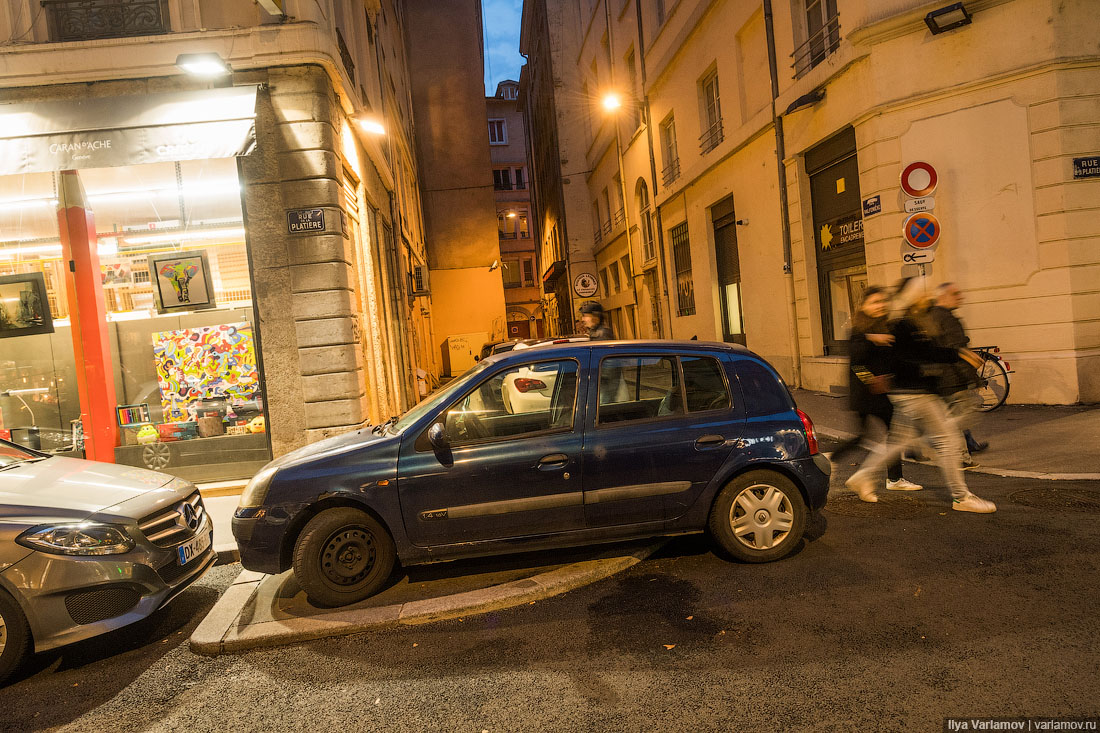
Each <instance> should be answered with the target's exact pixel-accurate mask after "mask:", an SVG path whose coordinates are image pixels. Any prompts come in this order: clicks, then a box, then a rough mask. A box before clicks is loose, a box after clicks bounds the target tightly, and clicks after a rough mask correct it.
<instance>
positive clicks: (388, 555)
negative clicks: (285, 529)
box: [294, 507, 397, 607]
mask: <svg viewBox="0 0 1100 733" xmlns="http://www.w3.org/2000/svg"><path fill="white" fill-rule="evenodd" d="M396 555H397V553H396V550H395V549H394V545H393V539H392V538H391V537H390V534H389V532H387V531H386V528H385V527H383V526H382V525H381V524H379V523H378V522H377V521H376V520H375V519H374V518H373V517H371V516H370V515H369V514H367V513H366V512H362V511H359V510H358V509H352V508H350V507H338V508H335V509H326V510H325V511H323V512H321V513H320V514H318V515H317V516H315V517H314V518H313V519H311V520H309V522H308V523H307V524H306V526H305V527H304V528H303V529H302V534H301V535H299V537H298V542H297V543H296V544H295V546H294V576H295V577H296V578H297V580H298V585H300V586H301V587H302V590H304V591H305V592H306V595H307V596H309V599H310V600H311V601H313V603H315V604H317V605H319V606H330V607H331V606H346V605H347V604H349V603H355V602H357V601H361V600H363V599H364V598H367V597H369V596H371V595H373V594H374V593H377V592H378V591H379V590H380V589H381V588H382V586H383V585H384V584H385V582H386V580H388V579H389V577H390V573H391V572H393V566H394V562H395V560H396Z"/></svg>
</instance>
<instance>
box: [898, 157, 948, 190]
mask: <svg viewBox="0 0 1100 733" xmlns="http://www.w3.org/2000/svg"><path fill="white" fill-rule="evenodd" d="M938 182H939V175H938V174H937V173H936V169H935V168H933V167H932V164H931V163H925V162H924V161H923V160H918V161H917V162H915V163H910V164H909V165H907V166H905V170H903V171H902V172H901V190H902V191H905V193H907V194H908V195H910V196H912V197H913V198H919V197H921V196H928V195H929V194H931V193H932V192H933V191H935V190H936V183H938Z"/></svg>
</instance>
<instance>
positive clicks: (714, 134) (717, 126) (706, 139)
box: [699, 117, 725, 153]
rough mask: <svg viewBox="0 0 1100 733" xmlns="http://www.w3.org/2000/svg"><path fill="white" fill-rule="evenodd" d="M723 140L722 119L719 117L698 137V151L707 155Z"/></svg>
mask: <svg viewBox="0 0 1100 733" xmlns="http://www.w3.org/2000/svg"><path fill="white" fill-rule="evenodd" d="M723 140H725V135H723V134H722V118H721V117H719V118H718V119H717V120H715V121H714V124H713V125H711V126H710V127H708V128H707V129H706V132H704V133H703V134H702V135H700V136H699V150H701V151H702V152H704V153H708V152H710V151H711V150H714V149H715V148H716V147H718V143H720V142H722V141H723Z"/></svg>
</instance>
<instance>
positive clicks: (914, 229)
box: [902, 211, 940, 249]
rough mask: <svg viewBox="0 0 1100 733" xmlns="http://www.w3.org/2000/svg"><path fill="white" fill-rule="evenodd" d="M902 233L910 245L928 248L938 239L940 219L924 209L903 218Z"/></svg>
mask: <svg viewBox="0 0 1100 733" xmlns="http://www.w3.org/2000/svg"><path fill="white" fill-rule="evenodd" d="M902 234H903V235H904V236H905V241H906V242H908V243H909V246H910V247H916V248H917V249H928V248H929V247H932V246H933V245H935V244H936V242H938V241H940V221H939V219H937V218H936V217H935V216H934V215H932V214H929V213H928V212H926V211H924V212H921V213H919V214H913V215H912V216H910V217H909V218H908V219H906V220H905V226H904V227H902Z"/></svg>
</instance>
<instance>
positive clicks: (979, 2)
mask: <svg viewBox="0 0 1100 733" xmlns="http://www.w3.org/2000/svg"><path fill="white" fill-rule="evenodd" d="M952 5H953V4H952V3H947V2H921V1H920V0H885V1H876V2H868V1H867V0H836V1H835V2H832V1H830V2H818V1H817V0H814V1H813V2H809V1H808V0H792V1H791V2H770V1H769V2H754V3H740V2H734V1H733V0H681V1H680V2H675V3H673V2H663V3H636V2H635V0H626V1H625V2H609V3H608V2H606V0H581V2H563V1H561V0H528V2H527V3H525V11H524V18H525V26H524V32H525V33H526V34H527V38H528V44H530V45H532V46H533V45H535V42H534V41H533V40H531V39H532V38H534V37H535V36H540V37H543V38H549V39H550V41H551V42H552V44H556V45H557V47H560V48H562V49H568V51H563V53H561V54H560V56H558V57H554V59H553V61H554V62H555V64H556V65H554V66H553V67H547V68H542V69H535V68H531V69H529V70H525V74H526V75H527V77H528V78H532V79H534V78H538V77H539V76H540V75H542V74H550V75H551V76H552V78H553V79H554V80H556V81H557V82H559V86H558V87H557V88H556V89H555V94H556V97H555V98H556V99H558V100H561V99H570V98H571V99H575V100H579V101H578V102H577V104H578V105H579V106H581V107H584V108H585V109H583V110H581V111H580V113H579V114H575V115H574V116H575V117H578V118H580V119H581V120H584V119H585V118H587V119H588V120H590V121H591V122H590V124H589V125H588V127H587V129H582V130H581V131H580V133H579V134H580V137H581V139H582V140H583V143H582V144H580V147H581V148H583V149H585V150H586V152H587V154H586V156H585V159H584V164H583V165H572V166H571V167H570V170H573V169H581V170H587V171H588V173H587V181H586V184H587V192H586V196H585V197H584V198H585V199H586V200H585V201H577V202H575V203H574V204H573V205H567V206H565V207H564V208H565V218H567V219H568V223H569V227H570V230H571V231H576V226H575V225H574V218H575V217H577V218H582V219H586V220H588V221H586V224H585V225H584V227H583V231H584V232H585V233H588V232H591V234H589V237H590V240H589V241H591V242H593V245H594V249H595V259H596V267H597V269H598V270H599V271H600V272H601V273H602V272H603V271H604V270H605V269H610V268H612V267H613V264H612V263H613V262H618V263H620V264H619V267H620V270H621V269H622V253H624V252H626V253H629V254H630V255H631V258H632V259H633V262H634V263H635V267H634V268H633V272H632V273H631V274H632V275H633V278H634V280H633V290H634V295H633V296H629V295H622V294H620V295H618V296H617V297H618V298H620V299H622V301H623V302H620V301H619V300H616V299H615V298H616V294H615V293H601V298H602V299H603V302H604V304H605V307H610V308H614V307H625V306H626V305H628V304H629V303H630V301H633V303H634V304H635V305H636V307H637V310H636V313H637V323H638V331H639V333H640V334H642V335H665V336H669V335H671V336H673V337H676V338H690V337H693V336H695V337H698V338H700V339H716V340H727V341H735V342H740V343H745V344H747V345H748V347H749V348H751V349H753V350H755V351H757V352H758V353H760V354H761V355H762V356H765V357H766V358H768V359H769V360H770V361H771V362H772V363H773V364H775V365H776V366H777V367H778V368H779V369H780V371H781V372H782V373H783V375H784V377H785V378H787V379H788V380H790V381H791V382H792V383H793V384H795V385H798V386H804V387H807V388H810V389H815V390H822V391H830V390H837V391H839V390H841V389H843V386H844V385H845V384H846V381H847V378H846V376H845V374H846V369H847V366H846V359H845V350H846V343H845V339H846V332H847V328H848V327H849V323H850V318H851V314H852V313H853V312H854V310H855V308H857V307H858V301H859V298H860V294H861V293H862V290H863V288H865V287H866V286H867V285H869V284H879V285H882V284H891V283H893V282H894V281H896V280H897V279H898V278H899V277H900V276H902V275H903V274H911V273H913V272H916V271H917V267H916V266H915V265H907V263H906V261H905V259H904V258H905V256H906V255H908V254H911V253H912V252H914V251H917V250H916V249H915V248H913V247H911V246H910V245H908V244H906V243H905V242H904V239H903V229H904V226H905V224H906V222H907V220H908V218H909V217H910V216H911V215H914V214H922V213H923V214H931V215H932V216H934V217H935V225H934V227H933V228H935V229H938V231H939V233H940V236H939V241H938V243H937V244H936V245H935V246H934V247H933V248H932V249H931V259H929V258H928V257H927V256H926V257H925V258H924V259H925V264H924V268H925V271H926V273H927V274H928V275H929V278H930V280H931V282H932V283H933V284H935V283H938V282H945V281H953V282H957V283H958V284H959V285H960V286H961V287H962V288H963V290H964V291H966V294H967V302H966V304H965V305H964V306H963V308H962V309H961V315H962V317H963V318H964V320H965V322H966V324H967V326H968V327H969V330H970V333H971V337H972V341H973V342H975V343H978V344H982V345H984V344H996V345H998V346H1000V348H1001V353H1002V355H1004V356H1006V358H1007V360H1008V361H1009V363H1010V365H1011V367H1012V369H1013V371H1014V373H1013V375H1012V394H1011V397H1010V400H1011V401H1015V402H1037V403H1054V404H1059V403H1075V402H1095V401H1097V400H1100V331H1098V330H1097V328H1096V323H1097V320H1098V317H1100V299H1098V298H1100V295H1098V293H1097V290H1096V287H1095V284H1096V283H1097V282H1100V255H1098V254H1097V252H1098V251H1100V250H1098V248H1097V246H1096V245H1097V242H1098V237H1100V228H1098V226H1100V225H1098V222H1100V217H1098V216H1097V215H1096V214H1097V201H1100V189H1098V188H1097V187H1098V186H1100V181H1098V180H1097V179H1096V177H1095V175H1090V174H1089V173H1088V170H1089V166H1088V165H1087V162H1088V160H1090V159H1095V158H1096V156H1097V153H1098V151H1100V137H1098V134H1100V133H1098V130H1100V113H1098V112H1097V109H1096V106H1095V98H1096V95H1097V93H1098V91H1100V87H1098V84H1100V73H1098V71H1100V54H1098V53H1097V48H1096V44H1095V42H1094V39H1095V37H1096V35H1097V31H1098V30H1100V16H1098V15H1097V13H1096V12H1095V7H1094V4H1093V3H1090V2H1088V1H1087V0H1071V1H1070V2H1051V1H1049V0H964V2H962V3H961V7H951V6H952ZM543 16H550V17H553V18H557V19H558V22H557V23H556V24H553V23H552V24H550V26H551V28H550V30H548V29H547V28H545V26H543V27H542V28H541V29H540V27H539V25H538V24H537V23H536V20H537V19H538V18H540V17H543ZM955 20H958V21H959V22H958V23H957V24H955V25H952V26H951V27H946V28H944V27H943V26H945V25H948V24H951V23H952V21H955ZM941 29H942V30H941ZM933 30H935V32H933ZM540 34H541V35H540ZM537 64H543V65H545V64H546V61H545V59H544V58H543V57H542V56H531V57H530V58H529V62H528V66H535V65H537ZM551 69H552V73H551ZM773 91H774V93H773ZM608 92H615V93H617V94H619V95H620V96H621V97H622V98H623V99H624V100H626V102H627V103H626V104H624V106H623V108H622V110H621V111H620V112H619V113H618V114H616V115H615V116H613V117H608V116H606V115H604V114H602V113H601V111H600V109H599V102H600V99H601V97H602V96H603V95H604V94H606V93H608ZM559 117H560V116H559ZM582 127H583V125H582ZM616 128H617V129H616ZM577 134H578V132H577V130H576V129H575V126H574V127H573V128H570V127H568V126H564V127H563V126H561V125H559V126H558V128H557V129H556V130H554V131H553V132H550V131H547V130H546V129H545V127H539V128H535V129H534V131H533V138H534V140H533V142H532V149H533V150H534V149H538V148H539V146H541V145H543V144H545V140H549V139H552V138H553V137H554V136H556V137H557V139H558V141H559V143H561V141H562V140H563V139H564V138H565V137H569V136H572V137H576V136H577ZM541 136H546V137H544V138H543V137H541ZM616 141H617V143H616ZM568 144H571V145H573V146H574V149H576V146H577V145H578V143H576V142H575V141H572V142H569V143H568ZM616 148H618V150H619V153H620V154H619V155H615V150H616ZM777 151H778V153H777ZM574 159H575V158H574ZM914 163H927V164H929V165H930V166H931V169H933V170H934V171H935V172H936V174H937V179H938V186H937V187H936V188H935V190H934V191H932V192H930V195H929V196H925V197H920V196H910V195H907V194H906V192H905V191H904V190H903V188H902V185H901V178H902V173H903V171H904V170H906V169H907V168H908V167H909V166H910V165H911V164H914ZM565 168H566V166H564V165H563V166H561V170H564V169H565ZM921 175H923V174H920V173H918V174H917V176H918V178H919V177H920V176H921ZM553 177H561V178H565V177H566V176H558V174H557V172H556V171H555V172H554V175H553V176H551V178H553ZM616 179H618V180H616ZM536 180H537V181H539V183H540V184H542V183H543V179H542V178H540V177H539V172H538V171H536ZM619 181H621V182H622V184H621V185H620V183H619ZM547 185H549V186H550V187H551V188H553V186H554V183H553V182H550V183H548V184H547ZM643 185H644V186H645V188H646V189H647V191H646V193H647V194H648V195H647V196H644V197H643V196H642V195H640V192H641V190H642V186H643ZM620 188H621V189H622V190H623V191H624V194H623V197H622V200H623V202H624V204H625V207H624V208H625V222H624V224H623V227H622V228H623V231H622V233H619V230H618V229H616V226H618V225H617V224H616V223H615V218H614V215H613V214H612V216H611V227H612V231H611V234H610V236H611V237H612V239H613V241H612V242H610V243H608V242H607V241H606V240H607V238H608V234H607V232H606V231H605V226H604V225H602V224H601V230H600V231H601V235H602V236H596V235H595V231H596V229H595V226H594V225H593V226H589V223H590V221H591V219H592V218H593V217H596V216H599V217H600V218H602V219H603V222H605V223H606V221H607V218H606V217H607V215H606V214H605V213H604V211H605V209H607V208H610V209H611V210H612V211H614V209H615V207H616V206H617V204H618V201H617V200H616V199H615V197H614V195H613V194H614V191H615V190H617V189H620ZM605 190H607V191H608V192H609V196H607V197H606V198H607V199H608V200H609V201H610V207H607V206H605V203H604V199H605V197H604V193H603V192H604V191H605ZM913 190H919V186H918V188H917V189H913ZM536 196H537V197H538V200H540V201H544V200H545V198H544V197H543V196H542V192H541V190H537V191H536ZM578 198H580V197H578ZM920 198H927V199H930V200H928V201H919V200H918V199H920ZM921 208H926V211H923V212H922V211H920V209H921ZM595 212H599V214H598V215H597V214H596V213H595ZM647 212H648V213H649V215H650V216H649V218H651V219H652V220H653V222H654V226H655V228H656V232H655V235H654V236H652V237H650V235H649V234H648V232H647V231H646V227H647V224H646V219H647V216H646V213H647ZM539 213H540V214H541V213H542V212H541V211H540V212H539ZM922 221H923V222H924V225H925V226H927V223H928V219H927V217H926V218H925V219H923V220H922ZM914 231H917V230H914ZM918 233H919V232H918ZM619 238H622V239H623V240H628V241H624V242H623V243H622V244H618V241H619ZM601 240H602V241H601ZM651 240H652V241H654V245H655V250H656V252H655V254H656V256H655V257H652V258H649V257H647V256H646V248H647V246H648V243H649V242H650V241H651ZM910 259H912V258H910ZM651 273H652V274H651ZM620 274H621V275H622V276H623V277H621V278H620V280H621V282H623V283H625V282H626V280H627V278H626V277H625V275H626V273H625V272H622V271H621V273H620ZM601 287H602V285H601ZM624 291H625V286H624ZM648 304H654V305H655V306H656V308H652V309H650V310H647V305H648ZM661 313H665V314H666V315H667V318H666V319H665V320H666V322H667V323H668V324H669V328H668V329H667V330H666V331H664V332H662V330H661V329H660V326H661V322H660V320H659V318H658V317H655V315H654V314H658V315H659V314H661Z"/></svg>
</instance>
